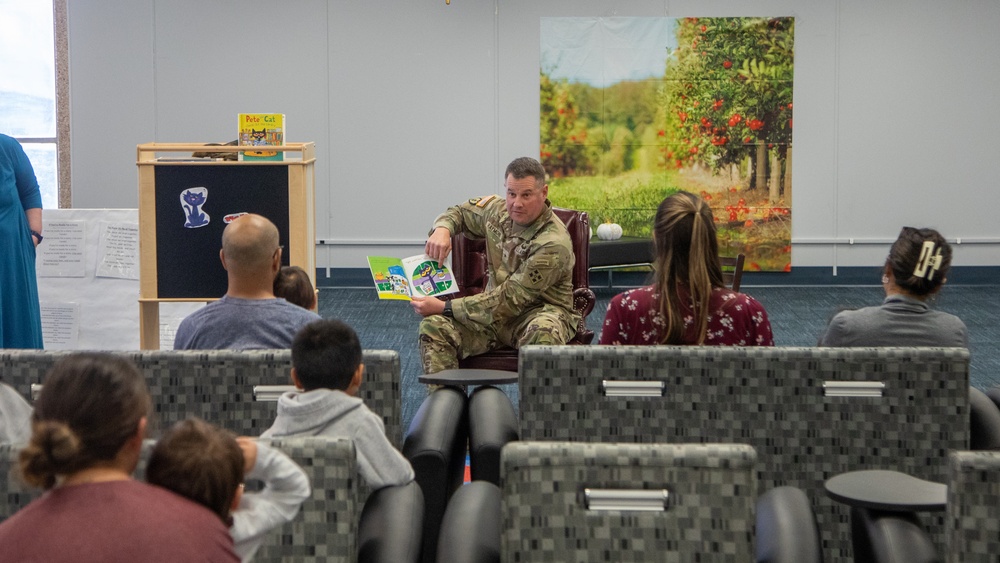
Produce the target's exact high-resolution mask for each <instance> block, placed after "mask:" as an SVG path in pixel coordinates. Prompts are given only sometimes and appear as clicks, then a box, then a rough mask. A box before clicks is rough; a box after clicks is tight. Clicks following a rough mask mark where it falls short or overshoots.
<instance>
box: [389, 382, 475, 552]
mask: <svg viewBox="0 0 1000 563" xmlns="http://www.w3.org/2000/svg"><path fill="white" fill-rule="evenodd" d="M467 411H468V398H467V397H466V396H465V393H464V392H463V391H461V390H459V389H457V388H454V387H442V388H440V389H437V390H436V391H433V392H431V393H430V394H429V395H427V398H426V399H424V402H423V403H421V405H420V408H419V409H417V413H416V415H415V416H414V417H413V421H412V422H411V423H410V428H409V431H408V432H407V435H406V439H405V440H404V441H403V456H404V457H406V459H408V460H410V465H412V466H413V473H414V475H415V476H416V481H417V484H418V485H420V489H421V490H422V491H423V494H424V531H423V537H424V542H423V549H422V551H423V557H422V560H423V561H425V562H429V561H434V554H435V553H436V552H437V537H438V532H439V530H440V526H441V518H442V517H443V516H444V510H445V507H446V506H447V504H448V499H449V498H451V495H452V493H454V492H455V489H457V488H458V487H459V486H460V485H461V484H462V479H463V478H464V476H465V452H466V449H467V447H468V441H469V421H468V415H467Z"/></svg>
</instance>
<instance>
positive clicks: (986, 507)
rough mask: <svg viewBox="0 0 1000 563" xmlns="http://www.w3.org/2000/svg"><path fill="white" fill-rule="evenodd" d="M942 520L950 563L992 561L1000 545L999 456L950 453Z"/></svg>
mask: <svg viewBox="0 0 1000 563" xmlns="http://www.w3.org/2000/svg"><path fill="white" fill-rule="evenodd" d="M946 514H947V516H946V517H945V527H946V534H947V538H948V542H947V543H948V550H947V553H948V558H947V560H948V561H950V562H953V563H957V562H966V561H995V560H996V558H997V552H998V545H1000V452H985V451H982V452H971V451H962V452H952V453H951V456H950V457H949V475H948V508H947V513H946Z"/></svg>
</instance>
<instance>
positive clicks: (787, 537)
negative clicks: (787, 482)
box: [756, 487, 823, 563]
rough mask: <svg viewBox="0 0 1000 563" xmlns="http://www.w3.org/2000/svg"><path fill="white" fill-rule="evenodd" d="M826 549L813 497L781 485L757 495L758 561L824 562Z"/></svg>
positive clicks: (769, 562)
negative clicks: (811, 502)
mask: <svg viewBox="0 0 1000 563" xmlns="http://www.w3.org/2000/svg"><path fill="white" fill-rule="evenodd" d="M822 560H823V551H822V547H821V545H820V540H819V530H818V529H817V527H816V516H815V514H814V513H813V509H812V505H810V504H809V498H808V497H806V494H805V493H804V492H802V490H801V489H798V488H796V487H777V488H774V489H771V490H770V491H767V492H766V493H764V494H763V495H761V496H760V498H759V499H757V526H756V561H757V563H820V562H821V561H822Z"/></svg>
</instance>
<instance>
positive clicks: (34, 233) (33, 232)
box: [31, 231, 43, 244]
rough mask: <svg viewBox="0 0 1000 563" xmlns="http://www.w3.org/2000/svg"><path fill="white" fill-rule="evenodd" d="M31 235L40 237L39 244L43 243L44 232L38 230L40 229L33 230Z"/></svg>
mask: <svg viewBox="0 0 1000 563" xmlns="http://www.w3.org/2000/svg"><path fill="white" fill-rule="evenodd" d="M31 236H33V237H35V238H36V239H38V244H41V243H42V238H43V237H42V233H40V232H38V231H31Z"/></svg>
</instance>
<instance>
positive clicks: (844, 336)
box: [819, 227, 969, 348]
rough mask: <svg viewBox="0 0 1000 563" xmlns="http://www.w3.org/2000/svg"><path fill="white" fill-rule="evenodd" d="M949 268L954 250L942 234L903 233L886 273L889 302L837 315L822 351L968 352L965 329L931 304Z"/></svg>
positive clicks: (822, 342)
mask: <svg viewBox="0 0 1000 563" xmlns="http://www.w3.org/2000/svg"><path fill="white" fill-rule="evenodd" d="M950 266H951V246H950V245H949V244H948V242H947V241H945V239H944V237H942V236H941V233H939V232H937V231H935V230H934V229H915V228H913V227H903V230H902V231H901V232H900V233H899V238H898V239H896V242H894V243H893V245H892V249H891V250H890V251H889V257H888V258H886V261H885V266H884V268H883V273H882V287H883V288H885V301H883V302H882V305H881V306H878V307H865V308H863V309H857V310H854V311H841V312H840V313H837V315H836V316H834V317H833V319H832V320H831V321H830V324H829V326H827V328H826V332H825V333H824V334H823V336H821V337H820V339H819V345H820V346H958V347H966V348H967V347H968V346H969V338H968V331H967V329H966V328H965V323H963V322H962V320H961V319H959V318H958V317H956V316H955V315H951V314H949V313H945V312H942V311H935V310H934V309H932V308H931V307H930V305H929V304H928V301H929V300H930V298H932V297H933V296H934V295H936V294H937V292H938V291H940V290H941V287H942V286H943V285H944V282H945V281H946V276H947V275H948V268H949V267H950Z"/></svg>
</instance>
